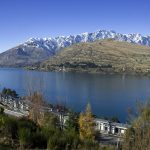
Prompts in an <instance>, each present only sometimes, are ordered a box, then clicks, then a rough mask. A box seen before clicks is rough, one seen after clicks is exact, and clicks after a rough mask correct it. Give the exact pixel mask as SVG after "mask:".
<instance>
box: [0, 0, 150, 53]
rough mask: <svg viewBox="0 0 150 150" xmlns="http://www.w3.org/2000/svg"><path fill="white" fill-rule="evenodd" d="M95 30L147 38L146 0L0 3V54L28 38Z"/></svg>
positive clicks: (149, 7) (149, 9)
mask: <svg viewBox="0 0 150 150" xmlns="http://www.w3.org/2000/svg"><path fill="white" fill-rule="evenodd" d="M98 29H106V30H115V31H116V32H121V33H133V32H136V33H141V34H144V35H150V0H0V52H2V51H4V50H7V49H9V48H12V47H13V46H16V45H17V44H19V43H22V42H24V41H26V40H27V39H28V38H30V37H55V36H58V35H70V34H78V33H81V32H93V31H97V30H98Z"/></svg>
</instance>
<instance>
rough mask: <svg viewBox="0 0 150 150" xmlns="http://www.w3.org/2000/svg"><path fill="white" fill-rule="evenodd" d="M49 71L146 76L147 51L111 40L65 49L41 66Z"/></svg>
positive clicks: (149, 50)
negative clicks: (137, 74) (140, 74)
mask: <svg viewBox="0 0 150 150" xmlns="http://www.w3.org/2000/svg"><path fill="white" fill-rule="evenodd" d="M40 69H42V70H48V71H49V70H50V71H86V72H98V73H129V74H131V73H149V72H150V47H148V46H140V45H136V44H131V43H128V42H119V41H115V40H112V39H108V40H99V41H95V42H89V43H79V44H74V45H73V46H70V47H67V48H65V49H63V50H62V51H60V52H59V53H58V54H57V55H56V56H54V57H52V58H50V59H49V60H47V61H45V62H44V63H42V64H41V66H40Z"/></svg>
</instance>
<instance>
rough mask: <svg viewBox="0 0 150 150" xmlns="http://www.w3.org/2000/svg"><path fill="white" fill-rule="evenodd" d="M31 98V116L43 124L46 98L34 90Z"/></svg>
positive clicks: (39, 123)
mask: <svg viewBox="0 0 150 150" xmlns="http://www.w3.org/2000/svg"><path fill="white" fill-rule="evenodd" d="M29 99H30V109H29V118H30V119H31V120H32V121H33V122H35V123H36V124H38V125H40V126H41V125H42V121H43V118H44V109H43V107H44V104H45V102H44V99H43V97H42V95H41V94H39V93H38V92H34V94H33V95H31V96H30V97H29Z"/></svg>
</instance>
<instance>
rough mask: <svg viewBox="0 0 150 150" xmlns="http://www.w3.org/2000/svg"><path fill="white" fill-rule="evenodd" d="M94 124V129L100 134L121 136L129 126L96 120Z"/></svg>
mask: <svg viewBox="0 0 150 150" xmlns="http://www.w3.org/2000/svg"><path fill="white" fill-rule="evenodd" d="M95 123H96V127H95V129H96V130H97V131H100V133H105V134H116V135H123V134H124V133H125V131H126V130H127V129H128V127H129V125H127V124H122V123H116V122H111V121H108V120H104V119H98V118H96V119H95Z"/></svg>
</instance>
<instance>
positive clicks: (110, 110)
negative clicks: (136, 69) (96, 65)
mask: <svg viewBox="0 0 150 150" xmlns="http://www.w3.org/2000/svg"><path fill="white" fill-rule="evenodd" d="M3 87H7V88H12V89H14V90H16V91H17V92H18V94H20V95H21V96H23V95H26V94H28V91H29V89H32V90H40V91H42V93H43V95H44V96H45V98H46V100H47V101H48V102H50V103H53V104H57V103H58V104H64V105H66V106H69V107H71V108H72V109H73V110H75V111H77V112H80V111H83V110H84V109H85V106H86V104H87V103H88V102H89V103H90V104H91V107H92V111H93V113H94V114H95V115H97V116H102V117H111V116H116V117H118V118H119V120H120V121H122V122H126V120H127V117H128V113H127V110H128V108H130V107H134V106H135V105H136V101H137V100H140V101H146V100H148V99H149V97H150V77H148V76H129V75H123V76H122V75H99V74H88V73H64V72H38V71H28V70H23V69H10V68H0V89H2V88H3Z"/></svg>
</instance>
